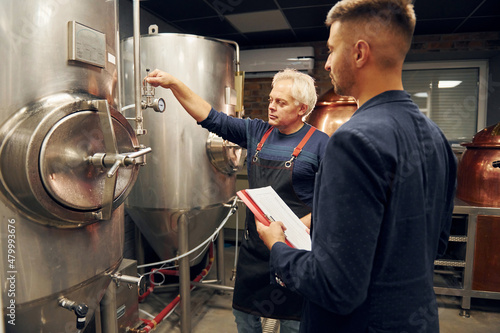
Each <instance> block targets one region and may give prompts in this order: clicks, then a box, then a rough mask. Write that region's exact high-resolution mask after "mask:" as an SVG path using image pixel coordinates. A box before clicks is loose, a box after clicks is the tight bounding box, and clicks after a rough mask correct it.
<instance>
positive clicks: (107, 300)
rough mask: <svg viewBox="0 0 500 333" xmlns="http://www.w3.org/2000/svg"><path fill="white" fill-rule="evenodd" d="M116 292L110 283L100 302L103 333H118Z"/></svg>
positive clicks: (113, 284)
mask: <svg viewBox="0 0 500 333" xmlns="http://www.w3.org/2000/svg"><path fill="white" fill-rule="evenodd" d="M116 291H117V286H116V284H115V283H110V284H109V286H108V289H106V292H105V293H104V296H103V297H102V300H101V306H100V309H101V327H102V331H103V332H105V333H118V320H117V309H118V306H117V302H116Z"/></svg>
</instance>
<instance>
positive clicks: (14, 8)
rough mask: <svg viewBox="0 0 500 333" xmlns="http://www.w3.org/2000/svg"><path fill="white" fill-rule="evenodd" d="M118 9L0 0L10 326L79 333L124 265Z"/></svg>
mask: <svg viewBox="0 0 500 333" xmlns="http://www.w3.org/2000/svg"><path fill="white" fill-rule="evenodd" d="M117 17H118V15H117V3H116V1H113V0H109V1H102V0H82V1H68V0H48V1H47V0H30V1H27V0H20V1H2V2H1V3H0V34H1V35H0V37H1V38H0V40H1V48H0V59H1V61H0V101H1V103H0V212H1V214H0V215H1V217H0V235H1V247H0V248H1V249H0V256H1V260H2V265H1V272H0V276H1V282H2V304H3V319H4V324H5V331H6V332H22V333H28V332H46V333H59V332H79V331H83V330H82V327H83V326H85V325H87V323H88V322H89V320H90V319H91V318H92V316H93V315H94V313H95V310H96V308H98V305H99V302H100V300H101V298H102V296H103V294H104V292H105V290H106V288H107V287H108V285H109V283H110V281H111V278H110V274H112V273H113V272H114V271H115V270H116V269H117V267H118V266H119V264H120V262H121V259H122V253H123V241H124V235H123V229H124V228H123V220H124V208H123V201H124V199H125V197H126V196H127V194H128V192H129V191H130V189H131V187H132V185H133V184H134V182H135V179H136V177H137V170H138V164H141V163H142V160H140V159H142V157H135V156H130V154H131V153H132V152H136V151H137V150H138V142H137V138H136V136H135V133H134V130H133V129H132V127H131V126H130V124H129V123H128V122H127V120H126V119H125V118H124V117H123V116H122V115H121V114H120V113H119V112H118V110H120V106H119V100H120V99H119V96H118V89H117V81H118V73H119V67H118V59H119V53H118V52H119V48H118V44H119V40H118V39H119V38H118V35H117V31H118V23H117V22H118V20H117ZM112 166H113V169H112V168H111V167H112ZM116 167H118V169H116ZM113 171H114V172H113ZM87 309H88V311H87V314H86V315H85V312H86V311H85V310H87ZM83 316H84V317H83ZM77 323H78V327H79V328H78V327H77ZM0 331H2V332H3V328H0Z"/></svg>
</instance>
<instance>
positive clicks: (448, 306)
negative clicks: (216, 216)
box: [139, 246, 500, 333]
mask: <svg viewBox="0 0 500 333" xmlns="http://www.w3.org/2000/svg"><path fill="white" fill-rule="evenodd" d="M234 252H235V247H234V246H230V247H226V248H225V265H224V266H225V272H226V279H225V280H226V285H228V286H233V285H234V282H233V281H231V280H230V278H231V271H232V268H233V265H234ZM215 271H216V269H215V268H213V269H212V271H211V272H210V274H209V276H208V279H210V278H214V277H215ZM177 293H178V291H177V290H175V289H171V290H170V291H169V292H162V293H155V294H152V295H151V296H149V297H148V299H147V300H146V302H144V303H141V304H140V309H141V313H140V314H139V315H140V317H142V318H148V315H147V314H146V313H145V312H144V311H146V312H147V313H149V314H151V315H156V314H158V313H159V312H160V311H161V310H162V309H163V308H164V307H165V306H166V305H167V304H168V303H169V302H170V301H171V300H172V299H173V298H174V297H175V296H176V295H177ZM231 299H232V293H231V292H221V291H214V290H212V289H206V288H197V289H195V290H193V291H192V293H191V332H192V333H213V332H216V333H226V332H227V333H230V332H236V324H235V323H234V319H233V315H232V310H231ZM438 303H439V316H440V329H441V333H500V301H498V300H497V301H491V300H490V301H488V300H482V299H472V307H471V311H470V318H463V317H461V316H460V315H459V310H460V303H459V299H458V298H456V297H448V296H438ZM154 332H156V333H178V332H181V329H180V307H178V308H177V309H176V310H175V311H174V312H173V313H172V314H171V315H170V316H169V317H168V318H167V319H165V320H164V321H163V322H161V323H160V324H159V325H158V327H157V329H156V330H155V331H154Z"/></svg>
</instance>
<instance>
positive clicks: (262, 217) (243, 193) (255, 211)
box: [236, 190, 293, 247]
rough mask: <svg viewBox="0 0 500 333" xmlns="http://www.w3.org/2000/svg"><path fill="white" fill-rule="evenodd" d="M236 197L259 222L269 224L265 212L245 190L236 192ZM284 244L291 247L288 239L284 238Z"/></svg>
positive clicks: (269, 221)
mask: <svg viewBox="0 0 500 333" xmlns="http://www.w3.org/2000/svg"><path fill="white" fill-rule="evenodd" d="M236 194H237V195H238V197H239V198H240V199H241V200H242V201H243V202H244V203H245V205H247V207H248V208H249V209H250V210H251V211H252V213H253V215H254V216H255V217H256V218H257V220H258V221H259V222H261V223H262V224H264V225H266V226H269V225H270V224H271V222H274V221H271V220H270V219H269V218H268V217H267V216H266V214H264V212H263V211H262V210H261V209H260V207H259V206H258V205H257V204H256V203H255V201H253V199H252V198H251V197H250V196H249V195H248V194H247V192H246V191H245V190H241V191H238V192H236ZM285 242H286V244H287V245H288V246H290V247H293V246H292V244H290V242H288V240H285Z"/></svg>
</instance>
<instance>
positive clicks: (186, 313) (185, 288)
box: [177, 214, 191, 333]
mask: <svg viewBox="0 0 500 333" xmlns="http://www.w3.org/2000/svg"><path fill="white" fill-rule="evenodd" d="M177 224H178V230H179V254H184V253H186V252H188V251H189V244H188V239H189V238H188V219H187V217H186V215H185V214H182V215H181V217H180V218H179V220H178V222H177ZM179 282H180V295H181V333H190V332H191V277H190V266H189V256H186V257H184V258H182V259H180V260H179Z"/></svg>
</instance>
